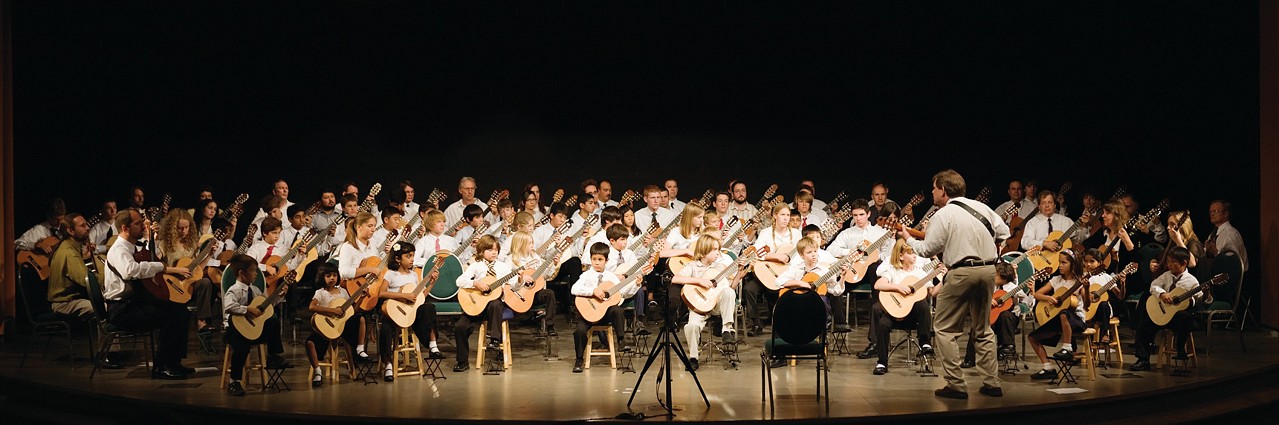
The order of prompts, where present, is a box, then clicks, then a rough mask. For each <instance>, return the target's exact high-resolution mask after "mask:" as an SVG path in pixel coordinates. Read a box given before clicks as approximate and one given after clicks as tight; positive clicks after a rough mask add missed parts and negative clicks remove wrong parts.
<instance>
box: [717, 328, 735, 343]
mask: <svg viewBox="0 0 1279 425" xmlns="http://www.w3.org/2000/svg"><path fill="white" fill-rule="evenodd" d="M720 338H723V340H724V343H725V344H732V343H735V342H737V332H735V331H725V332H724V333H722V334H720Z"/></svg>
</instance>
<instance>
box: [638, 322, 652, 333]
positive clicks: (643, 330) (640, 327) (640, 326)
mask: <svg viewBox="0 0 1279 425" xmlns="http://www.w3.org/2000/svg"><path fill="white" fill-rule="evenodd" d="M651 333H652V332H649V331H648V327H647V326H644V321H643V320H637V321H635V334H636V335H648V334H651Z"/></svg>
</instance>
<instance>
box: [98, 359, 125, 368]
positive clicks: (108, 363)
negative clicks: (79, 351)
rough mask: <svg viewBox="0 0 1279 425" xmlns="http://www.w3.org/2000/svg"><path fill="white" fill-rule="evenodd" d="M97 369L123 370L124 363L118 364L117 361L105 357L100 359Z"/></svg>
mask: <svg viewBox="0 0 1279 425" xmlns="http://www.w3.org/2000/svg"><path fill="white" fill-rule="evenodd" d="M98 367H100V368H102V369H124V363H120V362H119V361H116V360H112V359H111V357H107V358H105V359H102V361H101V362H98Z"/></svg>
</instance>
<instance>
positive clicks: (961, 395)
mask: <svg viewBox="0 0 1279 425" xmlns="http://www.w3.org/2000/svg"><path fill="white" fill-rule="evenodd" d="M933 394H935V395H937V396H938V397H946V398H953V399H957V400H967V399H968V393H966V392H962V391H958V390H956V389H954V388H951V387H949V386H946V387H941V388H940V389H938V390H937V391H933Z"/></svg>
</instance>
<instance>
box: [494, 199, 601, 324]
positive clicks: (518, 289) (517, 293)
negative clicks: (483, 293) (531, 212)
mask: <svg viewBox="0 0 1279 425" xmlns="http://www.w3.org/2000/svg"><path fill="white" fill-rule="evenodd" d="M591 217H594V216H591ZM572 243H573V242H572V241H571V240H569V239H567V238H566V239H561V240H560V242H559V243H558V244H556V245H555V249H554V250H548V251H547V252H545V253H543V254H542V255H541V256H539V258H541V259H542V261H541V262H540V263H541V264H538V266H537V267H536V268H530V269H524V272H523V275H525V276H528V277H529V278H531V279H532V280H533V281H532V282H530V283H516V284H515V285H503V286H502V302H503V303H505V304H506V307H507V308H510V309H511V311H514V312H516V313H525V312H527V311H529V310H530V309H532V308H533V295H532V294H536V293H537V292H538V291H541V290H543V289H546V276H554V275H553V274H549V273H547V271H548V270H550V266H551V264H559V261H557V259H558V258H559V256H561V255H563V253H564V250H565V249H568V247H570V246H573V245H572ZM557 268H558V267H557ZM520 282H523V278H520Z"/></svg>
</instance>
